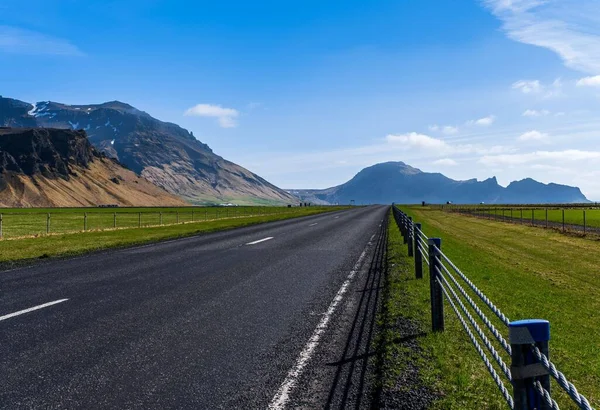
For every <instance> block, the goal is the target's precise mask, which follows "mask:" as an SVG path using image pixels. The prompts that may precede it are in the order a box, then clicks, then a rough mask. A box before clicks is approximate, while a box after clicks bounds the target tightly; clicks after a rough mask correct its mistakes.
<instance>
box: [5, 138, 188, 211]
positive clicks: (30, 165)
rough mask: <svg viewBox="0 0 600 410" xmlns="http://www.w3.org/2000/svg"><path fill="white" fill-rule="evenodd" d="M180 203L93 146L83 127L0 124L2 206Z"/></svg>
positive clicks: (181, 201) (180, 202) (168, 204)
mask: <svg viewBox="0 0 600 410" xmlns="http://www.w3.org/2000/svg"><path fill="white" fill-rule="evenodd" d="M109 204H117V205H121V206H159V205H161V206H180V205H185V204H186V202H185V201H183V200H182V199H180V198H178V197H176V196H174V195H172V194H170V193H168V192H167V191H166V190H164V189H162V188H159V187H157V186H155V185H154V184H152V183H151V182H149V181H147V180H146V179H144V178H142V177H140V176H138V175H136V174H135V173H134V172H132V171H130V170H128V169H125V168H123V167H122V166H121V165H120V164H119V163H118V162H116V161H115V160H113V159H110V158H108V157H106V156H105V155H103V154H101V153H99V152H98V151H97V150H96V149H94V148H93V147H92V146H91V145H90V143H89V141H88V139H87V136H86V134H85V132H84V131H72V130H62V129H44V128H0V206H2V207H50V206H98V205H109Z"/></svg>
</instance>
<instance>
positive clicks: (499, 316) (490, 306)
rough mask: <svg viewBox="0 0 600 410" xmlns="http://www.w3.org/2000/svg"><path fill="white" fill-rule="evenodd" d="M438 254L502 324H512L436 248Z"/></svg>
mask: <svg viewBox="0 0 600 410" xmlns="http://www.w3.org/2000/svg"><path fill="white" fill-rule="evenodd" d="M436 249H437V251H438V253H439V254H440V255H441V256H442V258H444V260H445V261H446V262H448V264H449V265H450V266H451V267H452V269H454V271H455V272H456V273H457V274H458V275H459V276H460V277H461V278H462V280H464V281H465V283H466V284H467V285H469V287H470V288H471V289H473V292H475V294H476V295H477V296H479V298H480V299H481V300H482V301H483V303H485V304H486V305H487V307H489V308H490V310H491V311H492V312H494V314H495V315H496V316H498V319H500V320H501V321H502V323H504V325H506V326H508V325H509V324H510V320H509V319H508V318H507V317H506V316H505V315H504V313H502V311H501V310H500V309H498V308H497V307H496V305H494V304H493V303H492V301H491V300H490V299H489V298H488V297H487V296H486V295H485V294H484V293H483V292H482V291H480V290H479V288H477V286H475V284H474V283H473V282H471V280H470V279H469V278H467V276H466V275H465V274H464V273H462V272H461V270H460V269H458V268H457V267H456V265H455V264H454V263H453V262H452V261H451V260H450V258H448V257H447V256H446V255H445V254H444V253H443V252H442V251H441V249H438V248H437V247H436Z"/></svg>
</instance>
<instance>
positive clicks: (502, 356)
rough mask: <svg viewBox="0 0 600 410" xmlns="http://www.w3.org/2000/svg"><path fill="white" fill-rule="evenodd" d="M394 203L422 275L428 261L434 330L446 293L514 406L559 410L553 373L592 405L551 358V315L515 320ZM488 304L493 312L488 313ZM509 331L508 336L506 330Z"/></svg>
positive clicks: (582, 404) (584, 405)
mask: <svg viewBox="0 0 600 410" xmlns="http://www.w3.org/2000/svg"><path fill="white" fill-rule="evenodd" d="M392 209H393V216H394V219H395V221H396V224H397V225H398V227H399V229H400V232H401V233H402V236H403V237H404V243H405V244H407V245H408V255H409V256H410V257H414V260H415V275H416V277H417V278H418V279H420V278H422V277H423V262H424V263H425V264H427V265H428V267H429V283H430V297H431V321H432V330H433V331H434V332H441V331H443V330H444V299H445V301H446V302H447V304H448V305H449V306H450V307H451V308H452V311H453V312H454V313H455V314H456V316H457V318H458V320H459V322H460V323H461V325H462V327H463V328H464V330H465V332H466V334H467V335H468V337H469V339H470V341H471V343H472V344H473V346H474V347H475V350H476V351H477V353H478V354H479V356H480V357H481V359H482V361H483V362H484V364H485V366H486V368H487V370H488V371H489V373H490V375H491V377H492V379H493V380H494V382H495V384H496V386H497V387H498V389H499V391H500V394H501V395H502V397H503V398H504V400H505V401H506V404H507V406H508V407H509V408H511V409H516V410H533V409H539V410H547V409H554V410H558V409H559V406H558V404H557V402H556V401H555V400H554V399H553V398H552V394H551V383H550V379H551V378H553V379H554V380H555V381H556V382H557V383H556V384H557V385H558V386H559V387H560V388H561V389H563V390H564V391H565V392H566V393H567V394H568V396H569V397H570V398H571V400H572V401H573V402H574V403H575V404H576V405H577V406H578V407H579V408H580V409H584V410H593V408H592V407H591V405H590V403H589V401H588V400H587V398H586V397H585V396H583V395H581V394H580V393H579V392H578V391H577V388H576V387H575V386H574V385H573V384H572V383H571V382H569V381H568V379H567V378H566V376H565V375H564V374H563V373H561V372H560V371H558V370H557V369H556V366H555V365H554V364H553V363H552V362H551V361H550V359H549V358H548V357H549V349H548V347H549V346H548V342H549V340H550V324H549V323H548V321H546V320H540V319H528V320H517V321H511V320H510V319H509V318H508V317H507V316H506V315H505V314H504V313H502V311H501V310H500V309H499V308H498V307H497V306H496V305H494V303H493V302H492V301H491V300H490V299H489V298H488V297H487V296H486V295H485V294H484V293H483V292H482V291H481V290H480V289H479V288H478V287H477V286H476V285H475V284H474V283H473V282H472V281H471V280H470V279H469V278H468V277H467V276H466V275H465V274H464V273H463V272H462V271H461V270H460V269H459V268H458V267H457V266H456V264H455V263H454V262H452V260H450V258H449V257H448V256H447V255H446V254H444V253H443V252H442V243H441V239H439V238H429V237H427V235H425V233H424V232H423V230H422V226H421V224H419V223H414V222H413V220H412V218H410V217H409V216H408V215H406V214H405V213H404V212H402V211H401V210H400V209H398V208H397V207H396V206H393V207H392ZM478 303H480V304H483V306H479V305H478ZM485 310H489V311H490V312H491V313H493V315H494V316H493V317H491V318H489V317H488V316H486V313H485ZM499 329H500V330H499ZM507 331H508V340H507V338H505V337H504V336H503V334H506V332H507ZM507 385H508V386H509V387H508V388H507Z"/></svg>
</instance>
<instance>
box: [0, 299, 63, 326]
mask: <svg viewBox="0 0 600 410" xmlns="http://www.w3.org/2000/svg"><path fill="white" fill-rule="evenodd" d="M67 300H69V299H59V300H55V301H54V302H48V303H44V304H43V305H37V306H34V307H30V308H29V309H25V310H19V311H18V312H14V313H9V314H8V315H4V316H0V321H2V320H6V319H10V318H11V317H15V316H19V315H22V314H24V313H29V312H33V311H34V310H38V309H43V308H45V307H48V306H52V305H56V304H58V303H62V302H66V301H67Z"/></svg>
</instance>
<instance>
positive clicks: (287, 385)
mask: <svg viewBox="0 0 600 410" xmlns="http://www.w3.org/2000/svg"><path fill="white" fill-rule="evenodd" d="M374 237H375V234H373V236H371V239H369V243H367V246H366V247H365V250H363V252H362V253H361V254H360V257H359V258H358V260H357V261H356V264H354V267H353V269H352V270H351V271H350V273H349V274H348V277H347V278H346V280H345V281H344V283H343V284H342V286H341V287H340V289H339V290H338V292H337V293H336V295H335V297H334V298H333V301H331V304H330V305H329V308H328V309H327V311H326V312H325V313H324V314H323V317H322V318H321V321H320V322H319V324H318V325H317V327H316V328H315V331H314V332H313V334H312V336H311V337H310V339H309V340H308V343H307V344H306V346H304V349H303V350H302V351H301V352H300V356H299V357H298V360H297V361H296V364H295V365H294V367H292V368H291V369H290V371H289V373H288V374H287V376H286V377H285V380H284V381H283V383H282V384H281V387H279V390H277V393H276V394H275V397H273V399H272V400H271V403H270V404H269V407H268V408H269V409H270V410H282V409H284V408H285V405H286V403H287V402H288V400H289V398H290V393H291V391H292V389H293V388H294V387H295V386H296V383H297V382H298V379H299V378H300V375H301V374H302V371H303V370H304V367H305V366H306V364H307V363H308V362H309V360H310V359H311V357H312V354H313V352H314V350H315V349H316V347H317V346H318V345H319V341H320V339H321V336H322V335H323V333H324V332H325V330H327V325H328V324H329V321H330V320H331V317H332V316H333V314H334V313H335V309H336V307H337V305H338V304H339V303H340V302H341V301H342V299H343V298H344V294H345V293H346V290H347V289H348V286H349V285H350V282H351V281H352V279H353V278H354V276H355V275H356V273H357V272H358V270H359V269H360V267H361V265H362V262H363V260H364V258H365V256H366V255H367V250H368V249H369V246H370V245H371V244H372V242H373V238H374Z"/></svg>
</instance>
